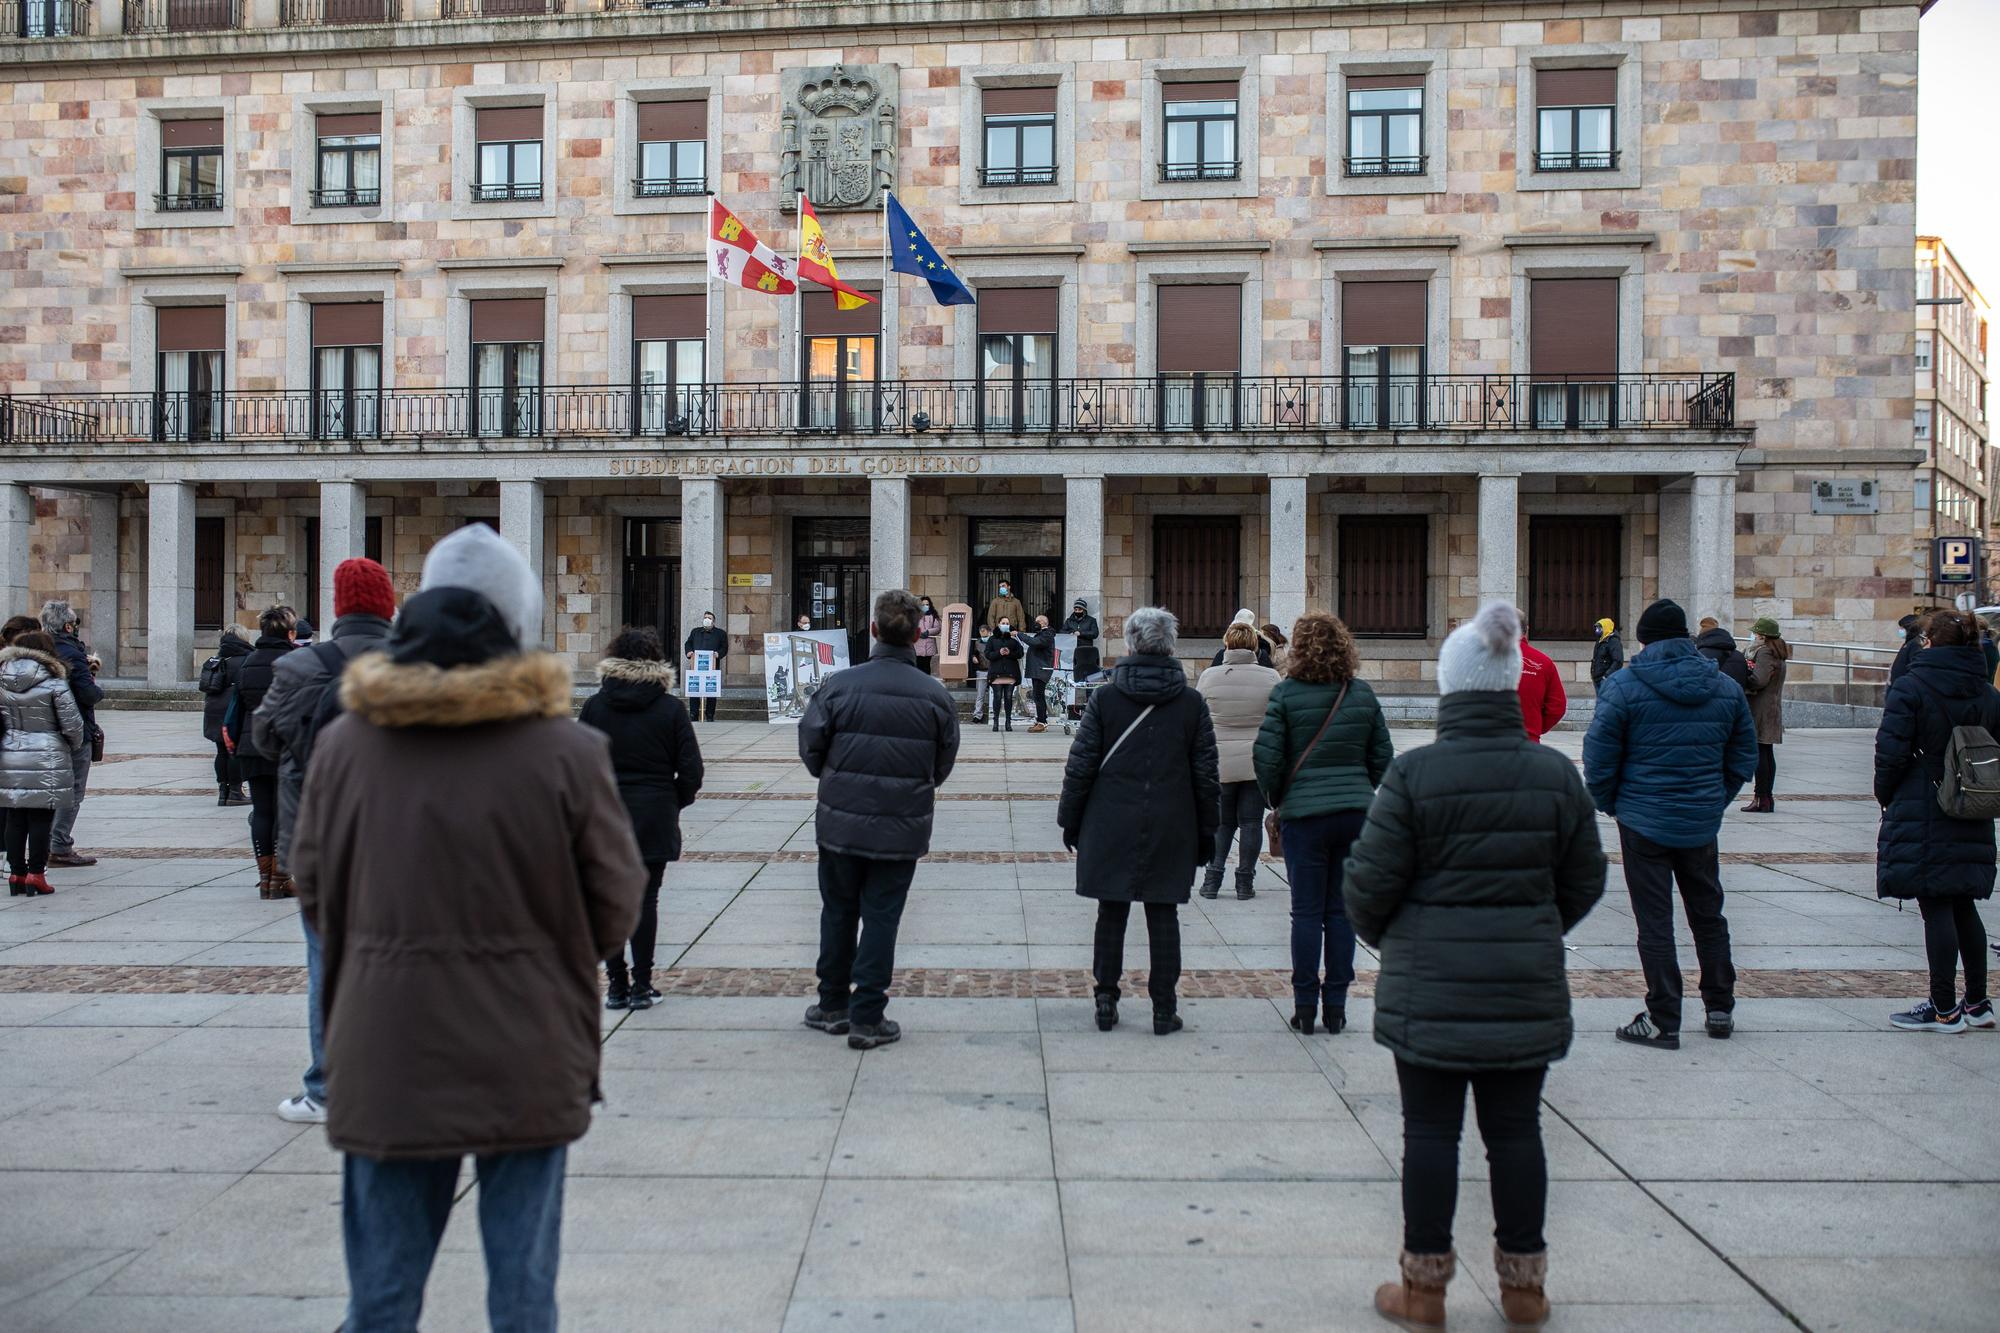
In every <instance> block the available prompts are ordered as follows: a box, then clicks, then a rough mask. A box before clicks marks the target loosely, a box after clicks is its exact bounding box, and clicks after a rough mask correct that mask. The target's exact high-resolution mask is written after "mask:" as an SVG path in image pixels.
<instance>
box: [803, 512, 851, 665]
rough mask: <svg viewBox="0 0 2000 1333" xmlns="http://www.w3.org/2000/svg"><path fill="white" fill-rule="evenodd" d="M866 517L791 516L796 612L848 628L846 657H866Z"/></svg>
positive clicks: (818, 623) (817, 624) (819, 626)
mask: <svg viewBox="0 0 2000 1333" xmlns="http://www.w3.org/2000/svg"><path fill="white" fill-rule="evenodd" d="M868 597H869V584H868V520H867V519H865V518H800V519H794V520H792V614H791V619H790V620H789V621H787V622H786V623H787V627H788V628H789V627H790V626H791V625H796V624H797V623H798V618H799V617H800V616H806V617H807V618H809V619H810V620H811V622H812V628H814V629H816V630H823V629H844V630H846V631H847V660H848V664H849V665H855V664H857V663H860V662H864V661H866V660H867V659H868V616H869V611H870V608H869V603H868Z"/></svg>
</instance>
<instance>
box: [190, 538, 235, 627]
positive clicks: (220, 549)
mask: <svg viewBox="0 0 2000 1333" xmlns="http://www.w3.org/2000/svg"><path fill="white" fill-rule="evenodd" d="M225 521H226V520H224V519H220V518H197V519H195V521H194V627H195V628H196V629H198V630H219V629H221V628H222V620H223V617H224V615H226V614H227V613H228V605H227V599H226V598H225V596H224V593H225V592H226V590H227V588H228V584H229V579H228V577H227V574H226V572H225V571H224V569H223V563H224V561H225V560H226V559H227V556H228V545H227V543H226V542H225V540H224V536H225V534H224V531H223V523H224V522H225Z"/></svg>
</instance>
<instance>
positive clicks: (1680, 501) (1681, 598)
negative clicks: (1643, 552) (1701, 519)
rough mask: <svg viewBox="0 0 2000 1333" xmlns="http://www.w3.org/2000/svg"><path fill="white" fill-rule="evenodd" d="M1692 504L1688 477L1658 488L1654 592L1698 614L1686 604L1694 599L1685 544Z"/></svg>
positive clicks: (1696, 614)
mask: <svg viewBox="0 0 2000 1333" xmlns="http://www.w3.org/2000/svg"><path fill="white" fill-rule="evenodd" d="M1693 504H1694V486H1693V483H1692V482H1690V481H1680V482H1675V483H1672V484H1669V485H1667V486H1663V487H1661V488H1660V586H1659V588H1658V590H1657V591H1656V592H1655V594H1654V596H1656V597H1671V598H1673V599H1674V600H1675V601H1677V602H1679V603H1680V604H1681V605H1682V606H1683V607H1684V608H1686V609H1687V610H1688V611H1689V612H1690V614H1691V615H1692V616H1695V617H1697V618H1698V616H1699V614H1700V613H1697V612H1695V611H1694V608H1693V607H1691V606H1689V605H1688V603H1689V602H1691V601H1693V600H1694V587H1693V582H1692V574H1693V571H1692V569H1691V568H1690V566H1689V563H1688V561H1689V557H1690V555H1691V554H1692V553H1693V548H1692V547H1691V546H1690V545H1689V544H1688V539H1689V537H1690V536H1691V535H1692V524H1693V522H1694V520H1693V518H1692V507H1693ZM1649 600H1650V599H1649Z"/></svg>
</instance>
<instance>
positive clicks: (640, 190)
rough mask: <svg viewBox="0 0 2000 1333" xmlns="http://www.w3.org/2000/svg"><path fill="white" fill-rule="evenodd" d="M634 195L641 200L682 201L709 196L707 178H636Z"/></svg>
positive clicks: (633, 186) (633, 184)
mask: <svg viewBox="0 0 2000 1333" xmlns="http://www.w3.org/2000/svg"><path fill="white" fill-rule="evenodd" d="M632 193H633V195H634V196H635V197H637V198H640V199H682V198H686V197H687V196H689V195H696V194H707V193H708V177H706V176H635V177H634V178H633V180H632Z"/></svg>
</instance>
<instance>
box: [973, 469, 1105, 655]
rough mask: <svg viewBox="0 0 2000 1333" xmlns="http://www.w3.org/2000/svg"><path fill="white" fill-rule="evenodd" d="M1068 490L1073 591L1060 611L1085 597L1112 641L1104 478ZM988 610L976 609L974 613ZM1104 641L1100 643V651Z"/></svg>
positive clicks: (1066, 534) (1067, 551)
mask: <svg viewBox="0 0 2000 1333" xmlns="http://www.w3.org/2000/svg"><path fill="white" fill-rule="evenodd" d="M1064 490H1065V502H1064V517H1063V577H1064V579H1066V580H1067V581H1068V583H1069V588H1068V589H1067V590H1066V591H1065V592H1064V594H1063V596H1064V601H1063V603H1062V605H1061V606H1060V607H1058V608H1057V610H1059V611H1060V612H1061V613H1062V614H1063V615H1068V614H1069V604H1070V603H1071V602H1073V601H1075V600H1076V599H1077V598H1079V597H1081V598H1083V599H1084V600H1085V601H1087V602H1088V603H1090V614H1092V615H1093V616H1096V617H1097V624H1098V627H1099V628H1100V629H1102V630H1103V631H1104V637H1105V638H1109V637H1110V636H1111V625H1110V623H1109V622H1108V621H1106V620H1105V618H1104V478H1102V477H1071V478H1070V479H1069V481H1068V484H1067V485H1066V486H1065V488H1064ZM984 609H985V608H983V607H975V608H974V610H973V614H974V615H975V616H977V615H979V614H982V613H983V612H984ZM1103 642H1104V641H1103V639H1100V640H1098V646H1099V647H1100V648H1102V647H1103Z"/></svg>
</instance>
